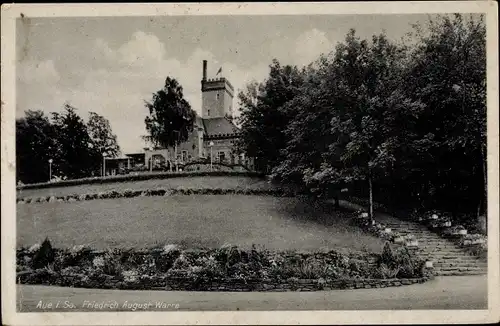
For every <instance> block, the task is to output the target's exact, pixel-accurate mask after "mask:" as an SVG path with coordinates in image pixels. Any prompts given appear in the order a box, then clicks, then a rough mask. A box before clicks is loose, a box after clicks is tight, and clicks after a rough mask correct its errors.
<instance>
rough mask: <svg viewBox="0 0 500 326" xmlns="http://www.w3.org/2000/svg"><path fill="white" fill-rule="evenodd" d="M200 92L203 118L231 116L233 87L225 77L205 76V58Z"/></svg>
mask: <svg viewBox="0 0 500 326" xmlns="http://www.w3.org/2000/svg"><path fill="white" fill-rule="evenodd" d="M201 93H202V94H201V97H202V117H203V118H204V119H209V118H220V117H224V116H232V114H233V104H232V103H233V97H234V87H233V85H231V83H230V82H229V80H227V79H226V78H225V77H219V78H207V61H206V60H203V78H202V80H201Z"/></svg>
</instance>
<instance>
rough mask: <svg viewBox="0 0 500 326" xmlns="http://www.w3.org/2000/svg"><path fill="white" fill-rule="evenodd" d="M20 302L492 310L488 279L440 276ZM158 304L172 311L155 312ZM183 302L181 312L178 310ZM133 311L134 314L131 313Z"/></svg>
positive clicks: (59, 293)
mask: <svg viewBox="0 0 500 326" xmlns="http://www.w3.org/2000/svg"><path fill="white" fill-rule="evenodd" d="M17 293H18V295H17V302H18V304H19V302H22V311H23V312H36V311H43V310H39V309H37V308H36V305H37V303H38V302H39V300H43V302H44V303H45V304H46V303H48V302H52V303H53V304H54V305H55V304H56V303H57V301H60V302H61V305H62V304H63V302H64V301H69V302H71V303H73V304H74V305H75V306H76V308H75V309H58V310H50V311H103V310H98V309H96V310H95V309H94V310H93V309H82V305H83V302H84V301H85V300H87V301H96V302H103V301H104V302H112V301H115V300H116V302H117V303H118V309H107V310H104V311H117V310H118V311H124V310H127V309H124V308H123V304H124V302H125V301H127V302H128V303H144V302H151V303H152V304H153V306H152V307H151V310H158V311H159V310H163V311H175V310H188V311H193V310H203V311H207V310H208V311H209V310H232V311H234V310H393V309H397V310H406V309H412V310H414V309H487V296H488V294H487V279H486V276H485V275H468V276H449V277H438V278H436V279H435V280H432V281H428V282H427V283H424V284H416V285H408V286H402V287H393V288H380V289H359V290H336V291H318V292H182V291H181V292H173V291H128V290H94V289H75V288H63V287H56V286H43V285H18V286H17ZM156 302H162V303H165V304H171V308H167V309H155V308H154V305H155V304H156ZM175 304H178V305H179V307H178V309H175V307H174V308H172V307H173V306H174V305H175ZM127 311H130V309H129V310H127Z"/></svg>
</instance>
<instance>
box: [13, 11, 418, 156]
mask: <svg viewBox="0 0 500 326" xmlns="http://www.w3.org/2000/svg"><path fill="white" fill-rule="evenodd" d="M427 19H428V16H427V15H416V14H415V15H395V14H393V15H310V16H307V15H303V16H299V15H293V16H292V15H290V16H154V17H90V18H84V17H76V18H75V17H72V18H24V19H18V20H17V23H16V41H17V42H16V59H17V62H16V74H17V81H16V116H17V117H21V116H23V115H24V112H25V111H26V110H42V111H44V112H46V113H47V114H48V113H50V112H58V111H61V110H62V109H63V107H64V104H65V103H69V104H70V105H72V106H73V107H76V108H77V109H78V110H77V112H78V113H79V114H80V116H82V118H84V120H86V119H87V118H88V112H90V111H93V112H97V113H98V114H101V115H103V116H104V117H106V118H107V119H108V120H109V121H110V124H111V127H112V130H113V132H114V133H115V134H116V135H117V138H118V143H119V145H120V147H121V149H122V152H124V153H130V152H137V151H141V150H142V149H143V148H144V147H145V146H146V144H144V142H143V141H142V139H141V136H142V135H145V134H146V130H145V127H144V126H145V124H144V119H145V117H146V115H147V114H148V111H147V109H146V108H145V107H144V101H145V100H151V98H152V94H153V93H155V92H156V91H158V90H159V89H161V88H162V87H163V84H164V81H165V79H166V77H167V76H171V77H173V78H176V79H177V80H178V81H179V82H180V84H181V85H182V86H183V88H184V96H185V98H186V99H187V100H188V101H189V103H190V104H191V107H192V108H193V109H194V110H196V111H197V112H199V113H200V112H201V89H200V88H201V85H200V80H201V77H202V61H203V60H207V61H208V77H209V78H213V77H215V74H216V72H217V70H218V69H219V68H221V67H222V76H223V77H226V78H228V79H229V81H230V82H231V84H232V85H233V86H234V87H235V94H237V93H238V91H239V90H242V89H244V87H245V85H246V84H247V83H249V82H251V81H252V80H256V81H262V80H264V78H265V77H266V75H267V74H268V70H269V68H268V66H269V64H270V63H271V61H272V59H273V58H276V59H278V60H279V61H280V63H282V64H293V65H298V66H302V65H305V64H308V63H310V62H312V61H314V60H315V59H317V58H318V57H319V56H320V54H322V53H328V52H330V51H332V50H334V48H335V45H336V44H337V42H341V41H342V40H343V39H344V37H345V35H346V33H347V32H348V30H349V29H350V28H354V29H356V32H357V34H358V35H359V36H360V37H362V38H370V37H371V35H373V34H376V33H380V32H382V31H385V32H386V34H387V35H388V37H390V38H392V39H400V38H401V37H403V36H404V35H405V34H406V33H407V32H409V31H411V24H414V23H417V22H422V23H424V22H425V21H426V20H427ZM235 97H236V96H235ZM233 105H234V107H235V108H236V110H237V108H238V101H237V99H236V98H235V99H234V104H233Z"/></svg>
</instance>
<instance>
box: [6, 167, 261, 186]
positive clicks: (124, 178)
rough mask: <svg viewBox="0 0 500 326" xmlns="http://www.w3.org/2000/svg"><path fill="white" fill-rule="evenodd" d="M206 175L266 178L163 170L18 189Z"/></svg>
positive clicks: (209, 172)
mask: <svg viewBox="0 0 500 326" xmlns="http://www.w3.org/2000/svg"><path fill="white" fill-rule="evenodd" d="M204 176H229V177H257V178H264V177H265V175H264V174H263V173H259V172H239V171H192V172H161V173H141V174H137V175H132V174H127V175H116V176H107V177H93V178H82V179H71V180H62V181H57V182H44V183H33V184H26V185H22V186H17V188H16V189H17V190H23V189H44V188H55V187H68V186H78V185H84V184H97V183H99V184H103V183H113V182H125V181H142V180H153V179H170V178H182V177H204Z"/></svg>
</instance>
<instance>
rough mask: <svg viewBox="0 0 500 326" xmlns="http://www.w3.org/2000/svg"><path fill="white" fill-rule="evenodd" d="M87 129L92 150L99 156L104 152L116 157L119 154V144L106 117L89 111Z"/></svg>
mask: <svg viewBox="0 0 500 326" xmlns="http://www.w3.org/2000/svg"><path fill="white" fill-rule="evenodd" d="M87 129H88V132H89V136H90V139H91V141H92V144H93V148H94V150H95V151H97V152H98V153H99V154H100V155H101V156H102V155H103V154H106V155H107V156H108V157H116V156H118V155H119V154H120V146H119V145H118V142H117V139H116V135H115V134H113V131H112V130H111V125H110V123H109V120H108V119H106V118H104V117H103V116H101V115H99V114H97V113H95V112H90V113H89V121H88V122H87Z"/></svg>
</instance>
